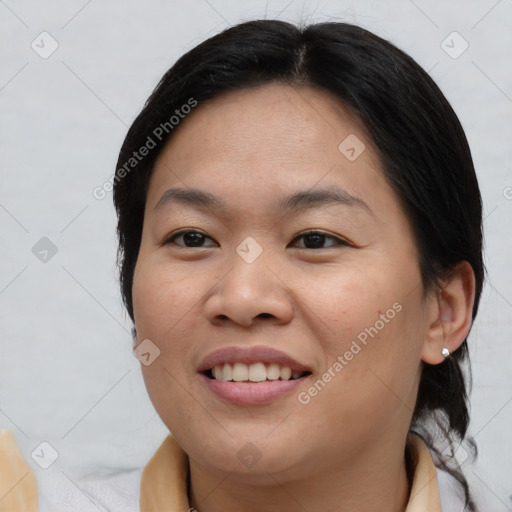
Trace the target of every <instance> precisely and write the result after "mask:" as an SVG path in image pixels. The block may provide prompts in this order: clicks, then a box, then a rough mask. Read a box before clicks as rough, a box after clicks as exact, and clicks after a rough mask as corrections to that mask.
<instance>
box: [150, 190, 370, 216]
mask: <svg viewBox="0 0 512 512" xmlns="http://www.w3.org/2000/svg"><path fill="white" fill-rule="evenodd" d="M172 201H176V202H179V203H182V204H188V205H191V206H196V207H203V208H207V209H211V210H227V208H228V207H227V204H226V203H225V202H224V200H222V199H221V198H219V197H217V196H214V195H213V194H210V193H209V192H205V191H203V190H199V189H195V188H188V189H186V188H170V189H169V190H166V191H165V192H164V193H163V194H162V197H161V198H160V199H159V200H158V202H157V203H156V205H155V210H158V209H160V208H163V207H164V206H165V205H167V204H168V203H170V202H172ZM329 204H342V205H346V206H355V207H357V208H362V209H364V210H366V211H367V212H368V213H370V214H371V215H373V212H372V211H371V209H370V207H369V206H368V205H367V204H366V203H365V202H364V201H363V200H362V199H361V198H360V197H357V196H353V195H352V194H350V193H349V192H347V191H346V190H344V189H342V188H339V187H336V186H334V185H332V186H329V187H327V188H317V189H312V190H299V191H298V192H294V193H293V194H291V195H290V196H288V197H285V198H283V199H281V200H280V201H279V202H278V203H277V206H276V210H277V211H278V212H289V211H291V210H299V209H307V208H315V207H318V206H322V205H329Z"/></svg>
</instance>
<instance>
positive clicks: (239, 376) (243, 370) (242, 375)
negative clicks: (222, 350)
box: [233, 363, 249, 382]
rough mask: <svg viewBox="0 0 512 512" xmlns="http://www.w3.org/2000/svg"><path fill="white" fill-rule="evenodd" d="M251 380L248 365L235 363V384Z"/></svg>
mask: <svg viewBox="0 0 512 512" xmlns="http://www.w3.org/2000/svg"><path fill="white" fill-rule="evenodd" d="M248 379H249V368H248V367H247V365H246V364H243V363H235V364H234V365H233V380H234V381H235V382H242V381H243V380H248Z"/></svg>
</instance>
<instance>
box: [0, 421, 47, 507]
mask: <svg viewBox="0 0 512 512" xmlns="http://www.w3.org/2000/svg"><path fill="white" fill-rule="evenodd" d="M14 510H16V512H37V511H38V510H39V503H38V495H37V482H36V478H35V476H34V472H33V471H32V469H31V468H30V466H29V465H28V464H27V463H26V462H25V459H24V458H23V456H22V455H21V452H20V450H19V448H18V445H17V444H16V440H15V439H14V434H13V432H12V430H10V429H1V430H0V512H13V511H14Z"/></svg>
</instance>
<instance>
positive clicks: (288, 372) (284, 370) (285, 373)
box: [281, 366, 292, 380]
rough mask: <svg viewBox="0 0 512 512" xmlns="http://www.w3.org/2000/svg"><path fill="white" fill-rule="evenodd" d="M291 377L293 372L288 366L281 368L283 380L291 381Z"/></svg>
mask: <svg viewBox="0 0 512 512" xmlns="http://www.w3.org/2000/svg"><path fill="white" fill-rule="evenodd" d="M291 376H292V370H291V369H290V368H288V366H285V367H283V368H281V379H283V380H289V378H290V377H291Z"/></svg>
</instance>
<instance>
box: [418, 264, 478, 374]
mask: <svg viewBox="0 0 512 512" xmlns="http://www.w3.org/2000/svg"><path fill="white" fill-rule="evenodd" d="M474 300H475V274H474V272H473V269H472V268H471V265H470V264H469V263H468V262H467V261H461V262H459V263H458V264H457V265H456V266H455V268H454V269H453V270H451V272H450V274H449V276H448V277H446V278H444V279H443V281H442V283H441V289H440V290H439V291H438V292H437V293H434V292H433V293H432V294H431V295H430V296H429V298H428V299H427V320H428V322H427V327H426V328H427V332H426V335H425V342H424V343H423V349H422V352H421V359H422V360H423V361H425V362H426V363H429V364H439V363H442V362H443V361H444V356H443V355H442V353H441V350H442V349H443V348H445V347H446V348H447V349H448V350H449V351H450V353H452V352H454V351H455V350H457V349H458V348H459V347H460V345H461V344H462V342H463V341H464V340H465V338H466V337H467V335H468V333H469V331H470V329H471V322H472V312H473V303H474Z"/></svg>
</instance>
